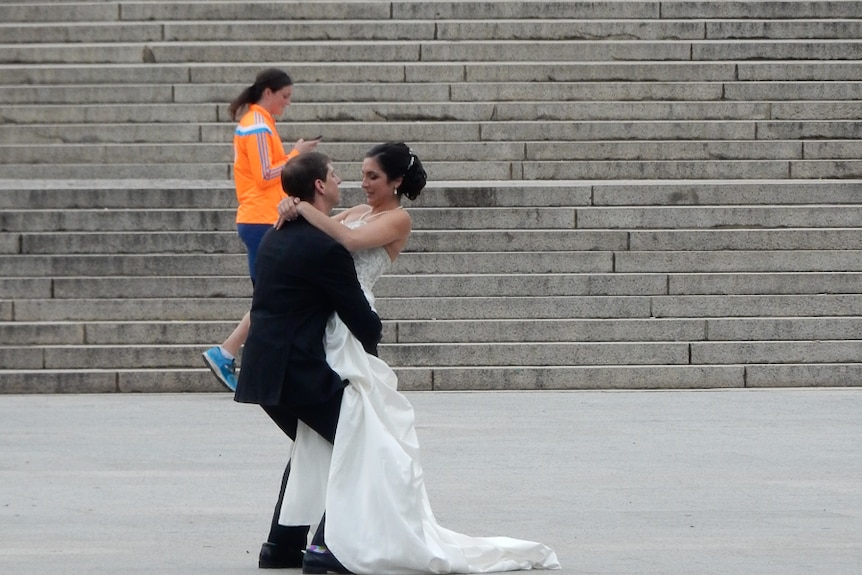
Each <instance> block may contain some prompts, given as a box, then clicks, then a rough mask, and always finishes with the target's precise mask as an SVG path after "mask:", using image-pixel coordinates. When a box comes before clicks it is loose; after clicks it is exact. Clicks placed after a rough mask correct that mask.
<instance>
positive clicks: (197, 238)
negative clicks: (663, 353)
mask: <svg viewBox="0 0 862 575" xmlns="http://www.w3.org/2000/svg"><path fill="white" fill-rule="evenodd" d="M842 249H845V250H846V249H852V250H862V234H860V233H859V228H858V227H846V228H827V229H808V228H786V229H775V230H750V229H720V230H699V229H698V230H660V231H656V230H651V231H621V230H620V231H606V230H596V231H592V230H542V231H531V230H506V231H493V230H469V231H466V230H465V231H458V230H445V231H422V230H418V231H416V232H414V233H413V234H412V235H411V237H410V241H409V243H408V245H407V248H406V250H405V252H407V253H432V252H488V251H490V252H495V251H506V252H523V251H527V252H539V251H548V252H555V251H606V250H614V251H619V250H632V251H639V252H642V251H699V252H703V251H722V250H728V251H758V250H769V251H777V250H842ZM244 251H245V248H244V246H243V244H242V242H241V241H240V240H239V237H238V236H237V234H236V233H235V232H232V231H220V232H149V233H146V234H141V233H140V232H138V231H136V232H112V233H104V232H38V233H26V232H23V233H2V232H0V254H7V255H19V254H20V255H49V254H54V255H64V254H65V255H73V254H83V255H99V254H107V253H110V254H165V253H173V254H183V253H208V254H237V253H244Z"/></svg>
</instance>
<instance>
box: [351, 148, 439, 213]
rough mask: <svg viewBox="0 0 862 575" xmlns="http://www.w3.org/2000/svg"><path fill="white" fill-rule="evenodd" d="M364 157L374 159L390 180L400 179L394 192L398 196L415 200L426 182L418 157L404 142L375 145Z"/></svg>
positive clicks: (425, 175) (426, 177)
mask: <svg viewBox="0 0 862 575" xmlns="http://www.w3.org/2000/svg"><path fill="white" fill-rule="evenodd" d="M365 157H366V158H374V159H376V160H377V163H378V164H380V168H381V169H382V170H383V171H384V172H385V173H386V177H387V178H389V179H390V180H395V179H397V178H401V185H400V186H398V189H397V190H395V193H397V194H398V195H400V196H407V197H408V198H409V199H411V200H415V199H416V198H418V197H419V192H421V191H422V189H423V188H424V187H425V184H426V183H427V181H428V175H427V174H426V173H425V169H424V168H423V167H422V162H421V161H420V160H419V156H417V155H416V154H415V153H414V152H413V150H411V149H410V147H409V146H408V145H407V144H405V143H404V142H386V143H385V144H377V145H376V146H374V147H373V148H371V149H370V150H368V153H367V154H365Z"/></svg>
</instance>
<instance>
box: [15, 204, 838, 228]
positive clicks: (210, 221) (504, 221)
mask: <svg viewBox="0 0 862 575" xmlns="http://www.w3.org/2000/svg"><path fill="white" fill-rule="evenodd" d="M595 209H602V208H595ZM620 209H622V208H620ZM681 209H685V208H681ZM704 209H708V208H704ZM810 209H812V210H815V211H816V209H817V208H815V207H810ZM824 209H826V208H824ZM410 216H411V219H412V221H413V229H414V230H417V231H418V230H423V229H424V230H432V229H433V230H443V229H449V230H465V229H471V230H486V229H572V228H574V227H575V222H576V220H575V217H576V210H575V208H573V207H567V206H562V207H528V206H525V207H517V206H511V207H475V208H470V207H465V208H460V209H451V208H445V207H439V208H438V207H427V208H424V207H423V208H411V210H410ZM235 219H236V209H235V208H234V207H225V208H222V209H191V208H177V209H158V208H153V209H147V210H138V209H114V210H105V209H75V210H67V211H57V210H52V209H43V210H9V211H4V212H3V213H0V229H2V230H4V231H18V232H26V231H28V230H32V229H39V230H42V231H45V232H47V231H55V232H57V231H73V230H74V231H92V232H111V231H137V232H147V231H153V232H155V231H184V230H197V231H207V230H208V231H228V230H234V229H235V228H236V225H235Z"/></svg>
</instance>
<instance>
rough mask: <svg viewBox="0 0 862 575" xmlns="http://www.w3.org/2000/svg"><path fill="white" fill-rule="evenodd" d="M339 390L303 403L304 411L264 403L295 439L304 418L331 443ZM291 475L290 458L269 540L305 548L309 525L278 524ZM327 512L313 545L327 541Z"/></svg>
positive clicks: (285, 546) (277, 543) (273, 418)
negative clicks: (320, 400) (324, 398)
mask: <svg viewBox="0 0 862 575" xmlns="http://www.w3.org/2000/svg"><path fill="white" fill-rule="evenodd" d="M342 395H343V392H341V391H339V392H338V393H337V394H336V395H334V396H333V397H332V398H331V399H330V400H329V401H328V402H326V403H323V404H320V405H315V406H303V407H302V408H301V410H300V411H301V415H299V414H298V413H297V410H295V409H293V408H291V407H288V406H282V405H262V406H261V407H262V408H263V410H264V411H265V412H266V414H267V415H268V416H269V417H270V418H271V419H272V420H273V421H274V422H275V424H276V425H278V427H279V428H280V429H281V430H282V431H283V432H284V433H285V435H287V436H288V437H290V439H292V440H295V439H296V425H297V421H299V420H302V421H303V422H304V423H305V424H306V425H308V426H309V427H310V428H312V429H313V430H315V431H316V432H317V433H319V434H320V435H321V436H322V437H323V438H324V439H326V440H327V441H328V442H329V443H333V442H334V441H335V428H336V426H337V425H338V412H339V411H340V410H341V396H342ZM288 477H290V462H289V461H288V462H287V467H285V468H284V475H283V476H282V478H281V490H280V491H279V492H278V501H277V502H276V504H275V511H274V512H273V514H272V524H271V526H270V530H269V537H268V538H267V541H269V542H270V543H275V544H276V545H277V546H278V547H280V548H284V549H290V550H296V549H305V546H306V542H307V540H308V530H309V529H310V527H309V526H308V525H279V524H278V516H279V515H280V514H281V506H282V503H283V501H284V490H285V488H286V487H287V479H288ZM324 524H325V516H324V517H323V518H321V520H320V525H319V526H318V528H317V531H316V532H315V534H314V537H313V538H312V543H313V544H314V545H324V544H325V542H324V540H323V530H324Z"/></svg>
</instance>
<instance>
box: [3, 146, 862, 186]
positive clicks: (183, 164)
mask: <svg viewBox="0 0 862 575" xmlns="http://www.w3.org/2000/svg"><path fill="white" fill-rule="evenodd" d="M77 147H78V148H82V147H84V146H83V145H82V146H77ZM167 147H168V148H170V147H171V146H167ZM35 148H41V152H46V153H48V154H50V153H52V152H54V151H56V152H57V153H58V154H59V153H63V154H64V155H72V154H77V152H69V154H66V153H65V152H66V151H67V149H66V148H65V147H63V146H57V147H56V148H55V149H54V150H50V149H47V148H46V147H44V146H35V145H34V146H28V147H27V149H29V150H30V152H24V148H19V149H17V150H16V149H15V148H11V147H9V146H0V179H23V178H26V177H27V176H28V175H32V174H33V170H34V167H33V164H32V163H28V162H29V161H30V160H32V159H34V158H36V157H37V156H36V155H34V154H33V151H34V149H35ZM115 149H116V146H105V147H102V148H100V149H96V150H93V149H91V150H90V151H91V156H90V160H89V161H87V160H86V159H85V158H83V157H82V158H81V162H75V161H73V162H69V163H67V162H56V163H51V164H39V165H38V166H39V167H38V170H39V176H40V177H42V178H57V179H68V178H78V179H86V178H91V179H93V178H94V179H98V178H101V177H104V178H107V179H117V178H128V179H132V180H140V179H145V178H147V177H151V178H158V179H200V180H207V179H212V180H228V181H229V180H230V178H231V177H232V176H231V174H230V167H229V166H228V165H227V164H226V163H210V162H209V161H208V160H205V163H196V162H192V161H189V160H185V161H180V160H182V156H181V155H177V154H170V152H169V151H168V150H163V151H162V152H164V153H162V152H156V153H158V155H160V156H165V157H162V158H161V159H160V160H155V159H153V160H149V161H147V160H142V162H143V163H134V162H133V161H131V160H130V161H113V160H112V161H104V160H103V161H93V158H96V157H99V156H101V155H104V154H107V153H110V152H111V151H112V150H115ZM134 149H137V148H134ZM199 150H200V146H199V145H193V144H190V145H188V146H187V147H186V151H188V152H189V153H194V152H195V151H199ZM174 151H176V150H174ZM321 151H323V152H325V148H321ZM13 152H14V153H17V154H20V155H21V156H25V155H26V156H28V158H24V157H22V158H20V160H21V161H20V162H15V163H8V164H3V163H2V159H3V157H2V154H6V153H9V154H11V153H13ZM127 152H128V155H129V156H130V157H134V156H136V154H135V153H134V152H133V149H132V148H130V149H129V150H127ZM137 152H138V153H137V156H138V157H141V156H143V155H144V154H142V153H141V150H140V149H137ZM38 157H39V158H45V157H50V156H49V155H48V156H46V155H39V156H38ZM164 161H168V162H170V163H163V162H164ZM147 162H149V163H147ZM423 164H424V166H425V168H426V170H427V172H428V175H429V177H430V178H432V179H435V180H457V179H460V180H463V181H471V180H473V181H485V180H488V179H497V180H523V181H532V180H556V179H560V180H577V179H581V180H609V181H610V180H620V179H622V180H627V179H641V180H668V179H671V180H692V179H743V178H744V179H749V180H780V179H787V178H796V179H808V180H814V179H817V180H819V179H836V178H848V179H859V178H860V177H862V162H860V161H858V160H852V159H829V160H792V159H791V160H714V161H712V160H646V161H635V160H627V161H619V160H592V161H574V162H571V161H569V162H567V161H562V160H547V161H515V160H510V161H506V160H503V161H478V162H469V161H467V162H428V163H427V164H426V163H424V162H423ZM333 165H334V166H335V169H336V171H337V172H338V173H345V174H346V173H355V172H356V170H357V166H358V164H357V163H343V162H334V163H333Z"/></svg>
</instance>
